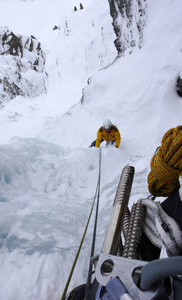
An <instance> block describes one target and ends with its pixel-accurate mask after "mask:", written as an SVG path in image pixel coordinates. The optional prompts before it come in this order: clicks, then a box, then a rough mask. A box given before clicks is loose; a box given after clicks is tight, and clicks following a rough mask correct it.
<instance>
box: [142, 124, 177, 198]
mask: <svg viewBox="0 0 182 300" xmlns="http://www.w3.org/2000/svg"><path fill="white" fill-rule="evenodd" d="M150 167H151V171H150V173H149V175H148V179H147V180H148V188H149V191H150V193H151V194H152V195H154V196H164V197H165V196H166V197H168V196H170V195H171V194H172V193H173V192H174V191H175V190H177V189H178V188H179V187H180V184H179V176H180V174H181V173H182V126H177V127H176V128H172V129H170V130H168V131H167V132H166V133H165V135H164V136H163V139H162V144H161V146H160V147H159V148H158V151H157V153H156V154H155V155H154V156H153V157H152V159H151V162H150Z"/></svg>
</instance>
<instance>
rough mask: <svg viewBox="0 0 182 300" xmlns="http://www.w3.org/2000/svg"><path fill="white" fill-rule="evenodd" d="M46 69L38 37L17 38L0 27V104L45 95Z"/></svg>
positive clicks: (5, 28) (18, 36) (19, 36)
mask: <svg viewBox="0 0 182 300" xmlns="http://www.w3.org/2000/svg"><path fill="white" fill-rule="evenodd" d="M44 65H45V58H44V54H43V51H42V50H41V45H40V43H39V42H38V41H37V40H36V38H35V37H33V36H30V37H29V36H21V35H15V34H14V33H13V32H12V31H10V30H9V29H8V28H7V27H0V104H1V105H2V104H3V103H4V102H7V101H9V100H11V99H13V98H15V97H16V96H18V95H22V96H24V97H30V98H32V97H36V96H38V95H40V94H42V93H44V92H45V83H44Z"/></svg>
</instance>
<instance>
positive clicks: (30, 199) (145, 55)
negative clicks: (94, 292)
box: [0, 0, 182, 300]
mask: <svg viewBox="0 0 182 300" xmlns="http://www.w3.org/2000/svg"><path fill="white" fill-rule="evenodd" d="M81 3H82V4H83V7H84V9H83V10H80V9H79V5H80V1H77V0H75V1H74V2H73V1H70V0H67V1H63V0H59V1H58V0H34V1H33V0H24V1H21V0H0V26H8V27H9V28H10V30H12V31H13V32H14V33H15V34H16V33H17V34H26V35H28V34H32V35H34V36H35V37H36V38H37V39H38V40H40V42H41V44H42V47H43V49H44V51H45V54H46V72H47V73H48V77H47V79H46V80H47V94H43V95H41V96H40V97H37V98H34V99H28V98H26V99H25V98H23V97H20V96H19V97H16V98H15V99H14V100H13V101H11V102H10V103H6V104H5V106H4V108H3V109H2V110H1V111H0V141H1V144H0V216H1V217H0V283H1V284H0V299H1V300H14V299H16V300H24V299H26V300H58V299H60V298H61V295H62V292H63V289H64V287H65V284H66V281H67V278H68V275H69V272H70V270H71V267H72V264H73V261H74V258H75V254H76V252H77V249H78V247H79V244H80V241H81V238H82V234H83V232H84V229H85V225H86V222H87V219H88V216H89V213H90V209H91V205H92V202H93V198H94V195H95V190H96V185H97V179H98V169H99V149H97V148H89V145H90V144H91V142H92V141H93V140H94V139H95V138H96V133H97V130H98V128H99V127H100V126H101V125H102V122H103V120H104V119H106V118H109V119H110V120H111V121H112V122H113V123H114V124H115V125H116V126H117V127H118V128H119V129H120V133H121V145H120V148H119V149H116V148H114V147H113V148H112V147H110V148H105V147H104V145H102V167H101V195H100V205H99V220H98V229H97V240H96V250H95V252H96V253H99V252H100V251H101V249H102V244H103V241H104V235H105V232H106V230H107V225H108V222H109V219H110V215H111V211H112V204H113V200H114V196H115V193H116V189H117V185H118V182H119V178H120V175H121V172H122V169H123V167H124V166H125V165H126V164H130V165H132V166H134V167H135V177H134V182H133V186H132V192H131V197H130V205H131V204H132V203H133V202H135V201H137V200H139V198H141V197H145V196H148V195H149V192H148V190H147V175H148V173H149V169H150V159H151V157H152V155H153V153H154V151H155V149H156V147H157V146H159V145H160V142H161V139H162V136H163V135H164V133H165V132H166V131H167V130H168V129H169V128H171V127H175V126H178V125H181V111H182V99H181V98H180V97H179V96H178V95H177V93H176V90H175V85H176V79H177V77H178V76H179V74H180V73H181V72H182V18H181V10H182V2H181V0H176V1H175V2H174V1H171V0H164V1H162V2H161V1H153V0H148V1H147V6H148V8H147V14H148V17H147V24H146V26H145V30H144V37H143V47H142V49H137V48H136V49H135V50H134V51H133V53H132V54H131V55H130V54H126V55H125V56H124V57H120V58H118V59H116V60H115V58H116V56H117V52H116V49H115V47H114V44H113V41H114V40H115V38H116V37H115V34H114V31H113V27H112V18H111V17H110V15H109V4H108V1H106V0H99V1H96V0H94V1H93V0H92V1H91V0H84V1H82V2H81ZM74 6H77V8H78V11H76V12H74ZM55 25H57V26H58V27H59V28H60V29H58V30H53V27H54V26H55ZM135 34H136V33H135ZM107 66H108V67H107ZM30 77H31V74H30ZM89 78H90V80H89V84H88V82H87V81H88V79H89ZM83 89H84V91H83V94H82V90H83ZM82 95H83V96H84V97H83V99H84V101H83V103H81V102H80V100H81V98H82ZM93 222H94V219H93V218H92V220H91V224H90V226H89V229H88V233H87V235H86V238H85V242H84V244H83V249H82V250H81V253H80V257H79V260H78V263H77V265H76V269H75V272H74V274H73V277H72V281H71V284H70V286H69V290H71V289H72V288H73V287H75V286H78V285H79V284H82V283H85V282H86V278H87V271H88V265H89V259H88V258H89V257H90V249H91V242H92V230H93Z"/></svg>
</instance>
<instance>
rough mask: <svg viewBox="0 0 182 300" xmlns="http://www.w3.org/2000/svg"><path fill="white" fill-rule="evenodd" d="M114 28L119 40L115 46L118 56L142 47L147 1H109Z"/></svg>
mask: <svg viewBox="0 0 182 300" xmlns="http://www.w3.org/2000/svg"><path fill="white" fill-rule="evenodd" d="M108 1H109V5H110V14H111V16H112V18H113V27H114V31H115V33H116V36H117V39H116V40H115V46H116V49H117V51H118V54H120V55H123V54H124V53H125V52H126V51H127V50H128V52H132V51H133V49H134V47H136V46H138V47H139V48H141V47H142V42H143V28H144V25H145V23H146V18H147V17H146V8H147V5H146V0H108Z"/></svg>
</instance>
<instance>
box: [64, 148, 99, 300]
mask: <svg viewBox="0 0 182 300" xmlns="http://www.w3.org/2000/svg"><path fill="white" fill-rule="evenodd" d="M100 176H101V148H100V149H99V175H98V181H97V187H96V192H95V196H94V200H93V203H92V207H91V210H90V214H89V217H88V220H87V224H86V227H85V230H84V233H83V236H82V239H81V242H80V245H79V248H78V251H77V253H76V256H75V260H74V262H73V265H72V268H71V271H70V274H69V276H68V279H67V282H66V285H65V288H64V291H63V294H62V297H61V300H65V297H66V293H67V290H68V287H69V284H70V281H71V278H72V275H73V271H74V269H75V266H76V263H77V260H78V257H79V254H80V251H81V247H82V244H83V242H84V238H85V235H86V232H87V229H88V225H89V222H90V218H91V215H92V212H93V208H94V204H95V200H96V197H97V210H96V219H97V215H98V205H99V204H98V203H99V195H100ZM96 225H97V220H96V221H95V226H94V234H93V242H92V252H93V251H94V246H95V232H96ZM92 252H91V255H92ZM89 276H90V275H89ZM89 276H88V277H89ZM89 281H90V279H89V278H88V285H89Z"/></svg>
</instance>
